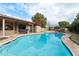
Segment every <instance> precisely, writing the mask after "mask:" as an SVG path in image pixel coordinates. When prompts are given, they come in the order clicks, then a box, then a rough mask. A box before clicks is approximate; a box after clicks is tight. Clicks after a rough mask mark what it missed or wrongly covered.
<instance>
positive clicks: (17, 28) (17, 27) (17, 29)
mask: <svg viewBox="0 0 79 59" xmlns="http://www.w3.org/2000/svg"><path fill="white" fill-rule="evenodd" d="M16 31H17V33H19V25H18V24H17V26H16Z"/></svg>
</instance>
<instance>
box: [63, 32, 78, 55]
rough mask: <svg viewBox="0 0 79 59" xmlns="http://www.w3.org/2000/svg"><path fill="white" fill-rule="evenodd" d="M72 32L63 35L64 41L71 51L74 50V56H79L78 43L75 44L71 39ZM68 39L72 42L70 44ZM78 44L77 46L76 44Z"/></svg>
mask: <svg viewBox="0 0 79 59" xmlns="http://www.w3.org/2000/svg"><path fill="white" fill-rule="evenodd" d="M70 36H71V35H70V34H68V35H67V34H66V33H65V35H64V36H62V41H63V42H64V43H65V45H66V46H67V47H68V48H69V49H70V51H71V52H72V54H73V56H79V53H78V52H79V51H78V50H76V49H77V47H78V45H77V44H75V43H74V42H73V41H72V40H71V39H70ZM68 41H69V42H70V43H71V44H69V43H68ZM75 45H76V46H75Z"/></svg>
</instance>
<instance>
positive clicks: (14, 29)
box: [13, 23, 15, 33]
mask: <svg viewBox="0 0 79 59" xmlns="http://www.w3.org/2000/svg"><path fill="white" fill-rule="evenodd" d="M13 31H14V33H15V23H13Z"/></svg>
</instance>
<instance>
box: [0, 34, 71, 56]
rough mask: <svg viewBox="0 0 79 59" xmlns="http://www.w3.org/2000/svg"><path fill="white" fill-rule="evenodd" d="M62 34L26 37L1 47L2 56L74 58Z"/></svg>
mask: <svg viewBox="0 0 79 59" xmlns="http://www.w3.org/2000/svg"><path fill="white" fill-rule="evenodd" d="M62 35H63V34H60V33H42V34H33V35H24V36H21V37H18V38H16V40H15V41H12V42H10V43H8V44H5V45H3V46H1V47H0V56H72V53H71V52H70V50H69V49H68V48H67V47H66V46H65V45H64V44H63V42H62V40H61V36H62Z"/></svg>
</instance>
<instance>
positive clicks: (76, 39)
mask: <svg viewBox="0 0 79 59" xmlns="http://www.w3.org/2000/svg"><path fill="white" fill-rule="evenodd" d="M69 34H70V35H72V36H71V39H72V40H74V41H76V42H77V43H79V34H75V33H69Z"/></svg>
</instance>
